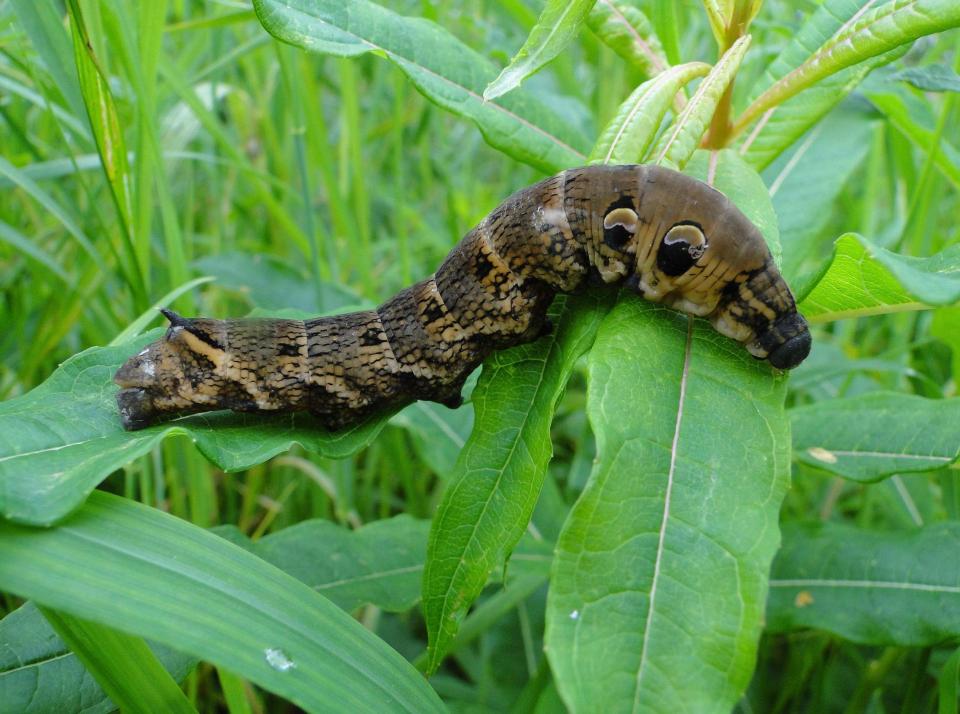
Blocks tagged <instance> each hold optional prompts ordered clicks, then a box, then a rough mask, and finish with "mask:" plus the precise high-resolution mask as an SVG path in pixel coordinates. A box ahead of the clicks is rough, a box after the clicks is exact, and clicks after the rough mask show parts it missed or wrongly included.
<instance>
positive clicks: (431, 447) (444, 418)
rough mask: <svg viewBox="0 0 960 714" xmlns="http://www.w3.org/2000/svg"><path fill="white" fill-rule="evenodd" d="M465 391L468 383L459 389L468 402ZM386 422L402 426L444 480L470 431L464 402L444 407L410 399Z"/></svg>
mask: <svg viewBox="0 0 960 714" xmlns="http://www.w3.org/2000/svg"><path fill="white" fill-rule="evenodd" d="M469 391H472V390H471V387H470V385H469V384H468V386H467V387H466V388H465V389H464V391H463V395H464V399H467V400H468V401H469V394H468V392H469ZM390 423H391V424H395V425H397V426H400V427H403V428H404V429H406V431H407V434H408V435H409V436H410V439H411V440H412V441H413V445H414V448H415V449H416V450H417V454H419V456H420V458H422V459H423V460H424V462H425V463H426V464H427V465H428V466H429V467H430V468H431V469H432V470H433V472H434V473H435V474H437V476H439V477H440V478H441V479H444V480H446V479H447V478H448V477H449V476H450V473H451V472H452V471H453V466H454V464H456V462H457V458H458V457H459V456H460V450H461V449H463V446H464V444H466V443H467V439H468V438H469V436H470V432H471V431H472V430H473V409H472V408H471V407H470V406H469V405H468V404H464V405H463V406H461V407H460V408H458V409H448V408H447V407H445V406H442V405H440V404H436V403H434V402H414V403H413V404H411V405H410V406H408V407H407V408H406V409H403V410H402V411H399V412H397V414H396V416H394V417H393V419H391V420H390Z"/></svg>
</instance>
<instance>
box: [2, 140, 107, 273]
mask: <svg viewBox="0 0 960 714" xmlns="http://www.w3.org/2000/svg"><path fill="white" fill-rule="evenodd" d="M0 178H5V179H6V180H7V181H9V183H10V184H11V185H14V186H18V187H19V188H20V189H22V190H23V191H25V192H26V193H27V194H29V195H30V196H31V197H32V198H33V199H34V200H35V201H36V202H37V203H39V204H40V205H41V206H43V208H44V209H46V211H47V212H49V213H50V214H51V215H52V216H54V217H55V218H56V219H57V220H58V221H59V222H60V223H61V224H62V225H63V227H64V228H65V229H66V230H67V232H68V233H69V234H70V235H72V236H73V237H74V239H75V240H76V241H77V244H78V245H80V247H81V248H83V249H84V251H86V253H87V255H89V256H90V258H92V259H93V260H94V261H100V260H101V258H100V254H99V253H97V250H96V248H94V247H93V244H92V243H91V242H90V239H89V238H88V237H87V235H86V234H85V233H84V232H83V229H82V228H81V227H80V224H79V223H78V221H77V220H76V219H75V218H74V217H73V216H72V215H71V214H70V211H68V210H67V209H65V208H63V207H61V206H60V204H58V203H57V202H56V201H54V200H53V198H52V197H51V196H50V194H49V193H47V192H46V191H44V190H43V189H42V188H40V186H39V185H38V184H37V182H36V181H34V180H33V179H32V178H30V177H29V176H28V175H27V173H26V172H25V171H23V170H22V169H19V168H17V167H16V166H14V165H13V164H11V163H10V162H9V161H7V160H6V159H5V158H4V157H2V156H0Z"/></svg>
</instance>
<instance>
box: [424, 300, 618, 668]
mask: <svg viewBox="0 0 960 714" xmlns="http://www.w3.org/2000/svg"><path fill="white" fill-rule="evenodd" d="M613 297H614V293H613V291H611V290H600V291H591V292H588V293H583V294H578V295H575V296H572V297H566V296H559V297H558V298H557V299H556V300H555V301H554V306H553V307H552V308H551V310H552V314H553V316H554V317H553V319H554V321H555V322H556V324H557V328H556V330H555V332H554V333H553V334H552V335H550V336H549V337H546V338H544V339H540V340H537V341H536V342H533V343H529V344H526V345H521V346H519V347H514V348H512V349H509V350H504V351H502V352H498V353H496V354H495V355H494V356H493V357H492V358H491V359H489V360H487V362H486V363H485V364H484V366H483V372H482V374H481V376H480V381H479V382H478V384H477V387H476V389H475V390H474V392H473V407H474V414H475V416H474V428H473V433H472V434H471V435H470V439H469V440H468V441H467V444H466V446H465V447H464V448H463V451H462V452H461V453H460V458H459V460H458V461H457V465H456V467H455V469H454V473H453V475H452V477H451V478H450V483H449V485H448V486H447V488H446V490H445V491H444V494H443V500H442V501H441V503H440V506H439V508H438V510H437V514H436V516H435V517H434V519H433V526H432V527H431V530H430V541H429V545H428V550H427V563H426V568H425V570H424V574H423V612H424V618H425V619H426V622H427V632H428V634H429V641H430V645H429V658H428V665H427V670H428V671H430V672H432V671H435V670H436V668H437V667H438V666H439V664H440V662H441V660H442V659H443V657H444V655H445V654H446V652H447V650H448V648H449V646H450V643H451V642H452V640H453V638H454V636H455V635H456V632H457V629H458V627H459V625H460V622H461V620H462V619H463V616H464V615H465V614H466V611H467V609H468V608H469V607H470V605H471V603H472V602H473V601H474V600H475V599H476V597H477V595H479V594H480V591H481V590H482V589H483V586H484V585H485V584H486V582H487V578H488V577H489V575H490V573H491V571H493V570H494V569H495V568H497V567H498V566H500V565H501V564H502V563H503V562H504V561H505V560H506V558H507V557H508V556H509V554H510V552H511V551H512V550H513V548H514V546H515V545H516V544H517V541H518V540H519V539H520V536H521V535H522V534H523V532H524V530H525V529H526V527H527V523H528V522H529V521H530V516H531V514H532V513H533V508H534V506H535V505H536V501H537V496H538V495H539V493H540V487H541V485H542V483H543V478H544V475H545V474H546V470H547V463H548V462H549V460H550V457H551V456H552V454H553V446H552V444H551V441H550V423H551V421H552V419H553V412H554V408H555V406H556V403H557V400H558V399H559V397H560V394H561V393H562V391H563V388H564V386H565V385H566V382H567V379H568V377H569V375H570V372H571V370H572V369H573V366H574V364H575V363H576V361H577V359H578V358H579V357H580V355H582V354H583V353H584V352H585V351H586V350H587V349H588V348H589V347H590V344H591V343H592V342H593V335H594V332H595V330H596V328H597V325H599V323H600V320H601V318H602V316H603V314H604V312H605V308H606V307H607V306H608V305H609V304H610V302H612V299H613Z"/></svg>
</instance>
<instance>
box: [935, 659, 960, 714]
mask: <svg viewBox="0 0 960 714" xmlns="http://www.w3.org/2000/svg"><path fill="white" fill-rule="evenodd" d="M939 680H940V682H939V687H938V689H939V694H940V704H939V707H938V708H937V712H938V714H957V706H958V705H960V693H958V688H960V648H957V649H956V650H955V651H954V653H953V654H952V655H950V657H949V658H948V659H947V661H946V662H944V664H943V669H941V670H940V677H939Z"/></svg>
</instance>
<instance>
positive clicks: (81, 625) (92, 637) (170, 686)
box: [42, 609, 197, 714]
mask: <svg viewBox="0 0 960 714" xmlns="http://www.w3.org/2000/svg"><path fill="white" fill-rule="evenodd" d="M42 612H43V616H44V617H45V618H46V619H47V621H48V622H49V623H50V624H51V625H52V626H53V629H54V630H56V631H57V633H58V634H59V635H60V637H62V638H63V640H64V642H66V643H67V644H68V645H69V646H70V649H71V650H72V651H73V653H74V654H76V656H77V657H78V658H79V659H80V661H81V662H83V665H84V667H86V669H87V671H89V672H90V673H91V674H93V676H94V677H95V678H96V679H97V681H98V682H99V683H100V686H102V687H103V689H104V690H105V691H106V692H107V693H108V694H109V696H110V700H111V701H112V702H113V703H114V705H115V706H116V707H118V708H119V709H120V710H121V711H123V712H131V714H137V713H142V714H151V713H152V712H170V713H171V714H177V713H178V712H180V713H181V714H190V712H193V713H194V714H195V713H196V711H197V710H196V709H194V708H193V706H192V705H191V704H190V702H189V700H188V699H187V697H186V696H185V695H184V693H183V691H182V690H181V689H180V687H179V686H178V685H177V683H176V682H175V681H174V680H173V677H171V676H170V674H169V673H168V672H167V670H166V669H164V668H163V665H162V664H160V662H159V660H158V659H157V658H156V657H155V656H154V654H153V652H151V651H150V648H149V647H147V643H146V642H144V641H143V640H142V639H140V638H139V637H134V636H133V635H128V634H125V633H123V632H120V631H119V630H115V629H113V628H110V627H107V626H105V625H100V624H98V623H96V622H90V621H89V620H83V619H81V618H79V617H71V616H70V615H67V614H66V613H62V612H57V611H56V610H49V609H43V610H42Z"/></svg>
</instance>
